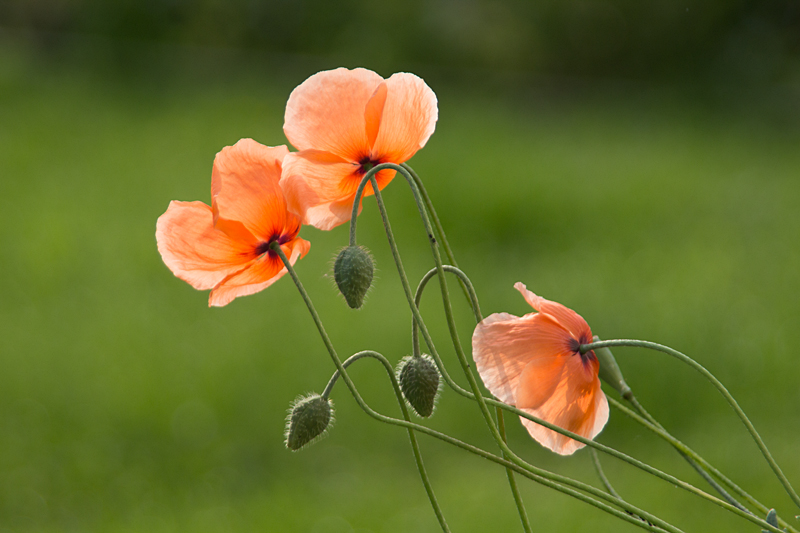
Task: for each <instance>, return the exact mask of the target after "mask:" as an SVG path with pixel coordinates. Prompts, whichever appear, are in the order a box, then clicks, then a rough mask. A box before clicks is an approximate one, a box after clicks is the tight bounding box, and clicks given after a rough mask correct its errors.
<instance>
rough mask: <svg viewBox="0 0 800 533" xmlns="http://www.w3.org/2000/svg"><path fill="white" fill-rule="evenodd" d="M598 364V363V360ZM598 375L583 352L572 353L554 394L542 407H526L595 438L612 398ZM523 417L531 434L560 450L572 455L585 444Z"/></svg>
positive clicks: (543, 444) (552, 421)
mask: <svg viewBox="0 0 800 533" xmlns="http://www.w3.org/2000/svg"><path fill="white" fill-rule="evenodd" d="M594 364H595V365H596V361H595V362H594ZM596 376H597V374H596V366H595V367H594V368H586V365H585V364H584V363H583V362H582V361H581V357H580V356H579V355H577V354H576V355H573V356H570V357H568V359H567V362H566V364H565V365H564V371H563V373H562V376H561V381H560V382H559V383H558V385H557V386H556V388H555V390H554V391H553V394H552V395H551V396H550V397H549V398H548V399H547V400H546V401H545V402H544V403H543V404H542V405H541V406H539V407H538V408H532V409H524V410H525V411H526V412H528V413H530V414H532V415H534V416H537V417H539V418H541V419H543V420H546V421H548V422H550V423H552V424H555V425H556V426H558V427H561V428H564V429H567V430H569V431H572V432H573V433H577V434H578V435H581V436H582V437H585V438H587V439H592V438H594V437H596V436H597V434H598V433H600V431H601V430H602V429H603V427H604V426H605V424H606V422H607V421H608V400H607V399H606V397H605V394H603V391H602V390H601V388H600V380H599V379H597V377H596ZM521 420H522V423H523V424H524V426H525V428H526V429H527V430H528V433H530V435H531V437H533V438H534V439H535V440H536V441H537V442H539V443H540V444H542V446H545V447H546V448H549V449H550V450H552V451H554V452H556V453H558V454H561V455H570V454H572V453H574V452H575V451H576V450H579V449H580V448H583V447H584V444H582V443H580V442H578V441H575V440H573V439H570V438H569V437H566V436H564V435H561V434H560V433H556V432H555V431H552V430H549V429H547V428H545V427H544V426H541V425H539V424H537V423H535V422H532V421H530V420H528V419H524V418H522V419H521Z"/></svg>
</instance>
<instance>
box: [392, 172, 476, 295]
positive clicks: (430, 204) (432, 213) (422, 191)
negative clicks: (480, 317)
mask: <svg viewBox="0 0 800 533" xmlns="http://www.w3.org/2000/svg"><path fill="white" fill-rule="evenodd" d="M400 166H402V167H403V168H404V169H406V170H407V171H408V172H409V173H410V174H411V177H412V178H414V183H415V184H416V185H417V189H418V190H419V193H420V196H422V200H423V201H424V202H425V207H426V208H427V210H428V213H429V214H430V217H431V220H433V226H434V227H435V228H436V234H437V235H438V236H439V243H440V244H441V245H442V248H444V253H445V255H446V256H447V260H448V261H450V264H451V265H453V266H454V267H456V268H458V263H456V256H455V255H454V254H453V249H452V248H450V243H449V242H447V236H446V235H445V234H444V226H442V222H441V221H440V220H439V215H438V214H436V209H435V208H434V207H433V202H431V198H430V196H428V191H427V190H426V189H425V185H424V184H423V183H422V179H420V177H419V175H418V174H417V173H416V172H414V169H413V168H411V167H410V166H408V164H406V163H403V164H402V165H400ZM459 284H460V285H461V290H463V291H464V296H466V297H467V298H468V299H470V301H471V302H472V303H474V300H472V299H471V298H470V296H469V291H468V289H467V285H466V283H465V282H464V280H463V279H459ZM473 292H474V291H473ZM472 309H473V310H476V309H477V308H476V307H473V308H472Z"/></svg>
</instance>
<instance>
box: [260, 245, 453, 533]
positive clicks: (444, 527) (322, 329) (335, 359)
mask: <svg viewBox="0 0 800 533" xmlns="http://www.w3.org/2000/svg"><path fill="white" fill-rule="evenodd" d="M270 250H272V251H274V252H275V253H276V254H278V256H279V257H280V258H281V261H283V264H284V266H285V267H286V270H287V271H288V272H289V275H290V276H291V277H292V281H294V284H295V285H296V286H297V290H299V291H300V296H302V298H303V301H304V302H305V303H306V307H308V311H309V312H310V313H311V318H312V319H313V320H314V324H315V325H316V326H317V330H318V331H319V334H320V337H322V342H323V343H324V344H325V347H326V348H327V349H328V353H329V354H330V356H331V359H333V364H334V365H335V366H336V371H337V372H338V373H339V374H340V375H341V377H342V379H344V382H345V383H346V384H347V388H348V389H349V390H350V394H352V395H353V398H355V400H356V403H358V404H359V406H360V407H361V408H362V409H364V410H365V411H366V410H367V409H369V406H368V405H367V404H366V402H364V400H363V399H362V398H361V396H360V395H359V394H358V390H357V389H356V385H355V383H353V380H352V379H351V378H350V376H349V374H348V373H347V371H346V370H345V366H344V365H343V364H342V362H341V360H340V359H339V356H338V355H336V350H335V349H334V347H333V343H332V342H331V339H330V337H328V333H327V332H326V331H325V327H324V326H323V325H322V320H321V319H320V318H319V315H318V314H317V310H316V309H315V308H314V304H313V303H312V302H311V298H310V297H309V296H308V293H307V292H306V290H305V287H303V284H302V283H301V282H300V278H299V277H298V276H297V273H296V272H295V270H294V267H293V266H292V264H291V263H290V262H289V260H288V259H287V258H286V255H285V254H284V253H283V250H282V249H281V247H280V244H279V243H277V242H274V243H272V244H271V245H270ZM387 363H388V361H387ZM389 369H390V372H389V373H390V374H391V375H392V377H394V372H393V371H392V370H391V365H389ZM329 386H330V387H332V386H333V385H330V384H329ZM325 389H326V391H327V392H328V394H330V391H328V387H326V388H325ZM400 407H401V409H402V411H403V417H404V418H405V419H406V421H407V422H409V423H410V419H409V416H408V411H407V409H406V406H405V402H404V401H403V400H402V395H401V397H400ZM406 429H407V430H408V435H409V439H410V440H411V447H412V448H413V450H414V459H415V460H416V463H417V469H418V470H419V474H420V477H422V483H423V485H424V486H425V490H426V492H427V493H428V499H429V500H430V502H431V506H432V507H433V511H434V513H435V514H436V519H437V520H438V521H439V525H440V526H441V528H442V531H444V532H446V533H449V531H450V528H449V527H448V526H447V522H446V521H445V519H444V515H443V514H442V511H441V509H440V508H439V503H438V502H437V500H436V496H435V495H434V493H433V488H432V487H431V485H430V482H429V481H428V474H427V472H426V471H425V465H424V464H423V463H422V456H421V455H420V452H419V446H418V445H417V440H416V437H415V435H414V433H413V432H412V429H413V428H411V427H408V426H407V427H406Z"/></svg>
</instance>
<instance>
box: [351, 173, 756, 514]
mask: <svg viewBox="0 0 800 533" xmlns="http://www.w3.org/2000/svg"><path fill="white" fill-rule="evenodd" d="M382 166H386V167H387V168H394V169H396V170H399V171H400V172H401V174H403V175H404V176H405V177H406V179H407V180H408V181H409V184H410V185H411V188H412V192H414V196H415V198H418V193H417V191H416V189H415V187H414V184H413V180H411V179H410V178H409V176H408V175H407V174H406V173H405V169H402V167H397V166H396V165H392V164H388V163H384V164H382V165H378V166H377V167H375V168H378V167H382ZM375 168H373V170H375ZM368 177H369V179H371V180H372V182H373V191H374V193H375V200H376V201H377V203H378V210H379V212H380V214H381V219H382V220H383V225H384V229H385V230H386V236H387V239H388V241H389V246H390V249H391V251H392V257H393V258H394V261H395V265H396V266H397V270H398V274H399V276H400V281H401V283H402V285H403V290H404V292H405V294H406V299H407V300H408V303H409V307H410V308H411V312H412V313H413V314H414V318H415V320H416V321H417V323H418V324H419V327H420V332H421V333H422V337H423V338H424V339H425V342H426V344H427V345H428V348H429V349H430V352H431V355H432V356H433V357H434V359H435V360H436V361H437V364H441V358H440V357H439V354H438V352H437V351H436V347H435V345H434V344H433V340H432V339H431V336H430V333H429V332H428V329H427V327H426V326H425V323H424V321H423V320H422V315H421V314H420V312H419V309H418V308H417V306H416V305H414V300H413V297H412V295H411V288H410V286H409V284H408V278H407V277H406V275H405V269H404V268H403V263H402V261H401V259H400V252H399V251H398V250H397V244H396V242H395V240H394V235H393V233H392V230H391V224H390V223H389V218H388V215H387V214H386V207H385V206H384V204H383V199H382V197H381V194H380V191H379V190H378V187H377V183H375V179H374V176H369V174H368ZM366 179H367V176H365V178H364V180H362V183H361V184H360V185H359V188H358V189H357V190H356V196H355V200H354V202H358V201H359V197H360V194H361V191H362V190H363V184H364V182H365V181H366ZM418 205H419V204H418ZM421 215H422V219H423V223H424V224H425V228H426V230H427V232H428V236H429V240H430V243H431V249H432V250H433V252H434V259H436V260H437V261H436V263H437V270H438V272H439V280H440V286H441V287H442V293H443V300H444V301H445V302H446V304H447V305H446V308H447V307H449V301H450V298H449V295H448V293H447V285H446V283H444V282H443V280H444V276H443V273H444V268H443V266H442V262H441V257H440V256H439V253H438V249H437V247H436V240H435V239H434V238H433V235H432V233H431V231H430V223H429V222H428V220H427V217H426V216H425V213H424V210H421ZM449 315H450V316H449V320H448V322H449V327H450V330H451V332H453V331H454V327H455V324H454V322H453V320H452V313H449ZM451 336H452V334H451ZM453 340H454V345H455V347H456V348H457V349H456V352H457V353H459V351H460V357H459V361H460V362H461V364H462V368H463V369H464V370H465V374H466V376H467V379H468V380H469V381H470V386H471V387H472V389H473V391H478V394H475V393H474V392H473V394H474V395H475V398H476V399H477V401H478V405H479V407H480V408H481V412H482V413H483V415H484V419H485V420H486V423H487V426H488V427H489V429H490V431H491V433H492V436H493V437H494V438H495V441H496V442H497V443H498V446H499V447H500V449H501V450H502V451H503V452H504V453H505V454H507V455H508V458H509V459H510V460H511V462H512V464H516V465H517V466H520V467H522V468H524V469H526V470H529V471H531V472H535V473H536V475H539V476H541V477H544V478H547V479H553V480H555V481H558V482H561V483H564V484H567V485H570V486H574V487H576V488H578V489H580V490H583V491H585V492H589V493H590V494H593V495H595V496H599V497H600V498H603V499H606V498H610V499H611V501H612V502H613V503H614V504H616V505H619V506H621V507H623V508H624V509H626V510H628V511H631V512H634V513H636V514H639V515H640V516H643V517H646V518H647V519H648V520H650V521H651V522H653V523H655V524H657V525H660V526H661V527H665V528H666V529H669V528H673V527H674V526H671V525H670V524H668V523H667V522H664V521H663V520H661V519H660V518H657V517H655V516H653V515H651V514H649V513H646V512H645V511H642V510H641V509H637V508H635V507H634V506H632V505H631V504H629V503H628V502H625V501H624V500H620V499H617V498H613V497H612V496H610V495H608V494H606V493H605V492H603V491H600V490H598V489H596V488H595V487H592V486H591V485H587V484H586V483H581V482H579V481H576V480H572V479H570V478H567V477H564V476H559V475H558V474H554V473H552V472H548V471H546V470H543V469H540V468H537V467H534V466H533V465H530V464H529V463H527V462H525V461H524V460H523V459H521V458H519V457H518V456H517V455H516V454H515V453H514V452H513V451H511V449H510V448H508V446H507V445H506V443H505V442H503V439H502V437H501V436H500V433H499V432H498V430H497V426H496V425H495V423H494V420H493V419H492V416H491V414H490V413H489V410H488V407H487V403H486V400H485V399H484V398H483V396H482V395H481V394H480V393H479V388H478V384H477V382H476V380H475V376H474V375H473V374H472V373H471V372H470V371H469V363H467V361H466V358H465V357H464V353H463V350H460V342H459V341H458V339H457V337H456V338H454V339H453ZM712 498H713V497H712ZM714 499H715V500H716V498H714ZM717 501H719V500H717ZM720 503H722V504H724V505H728V504H725V502H720ZM762 522H763V521H762ZM764 524H766V522H764ZM767 525H768V524H767Z"/></svg>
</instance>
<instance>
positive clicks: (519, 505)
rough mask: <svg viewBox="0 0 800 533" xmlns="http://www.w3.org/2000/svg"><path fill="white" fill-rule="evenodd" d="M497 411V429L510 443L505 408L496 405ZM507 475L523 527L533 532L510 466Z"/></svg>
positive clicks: (529, 532)
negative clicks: (504, 416)
mask: <svg viewBox="0 0 800 533" xmlns="http://www.w3.org/2000/svg"><path fill="white" fill-rule="evenodd" d="M495 412H496V414H497V429H498V430H499V431H500V435H501V436H502V437H503V442H506V443H508V441H507V440H506V423H505V420H504V419H503V410H502V409H500V408H499V407H496V408H495ZM503 458H504V459H508V457H506V455H505V454H503ZM506 477H507V478H508V486H509V487H510V488H511V495H512V496H513V497H514V503H516V504H517V511H519V520H520V522H522V529H524V530H525V533H532V530H531V523H530V520H528V512H527V511H526V510H525V502H523V501H522V495H520V493H519V487H517V479H516V478H515V477H514V471H513V470H511V469H510V468H506Z"/></svg>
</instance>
